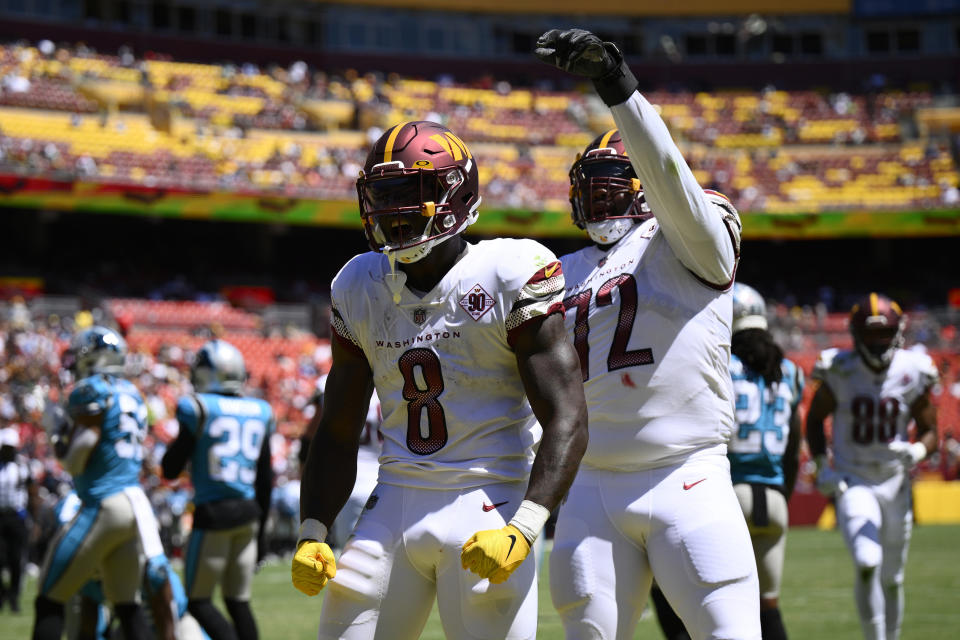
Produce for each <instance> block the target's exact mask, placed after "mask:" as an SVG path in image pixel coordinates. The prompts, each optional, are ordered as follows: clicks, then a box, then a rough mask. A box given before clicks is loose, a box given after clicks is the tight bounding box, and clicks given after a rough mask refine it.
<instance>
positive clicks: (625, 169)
mask: <svg viewBox="0 0 960 640" xmlns="http://www.w3.org/2000/svg"><path fill="white" fill-rule="evenodd" d="M570 204H571V205H572V208H573V213H572V215H573V223H574V224H575V225H577V226H578V227H580V228H581V229H586V230H587V233H589V234H590V237H591V238H593V240H594V242H597V243H599V244H611V243H613V242H616V241H617V240H619V239H620V238H622V237H623V235H624V234H625V233H626V232H627V231H628V230H629V229H630V227H632V226H633V220H646V219H647V218H649V217H651V215H652V214H651V213H650V208H649V207H648V206H647V203H646V200H645V199H644V197H643V187H642V186H641V184H640V180H639V179H638V178H637V174H636V172H635V171H634V170H633V166H632V165H631V164H630V159H629V158H628V157H627V150H626V148H625V147H624V146H623V140H622V138H621V137H620V132H619V131H618V130H617V129H611V130H610V131H607V132H606V133H604V134H603V135H601V136H598V137H597V138H596V139H595V140H594V141H593V142H591V143H590V144H588V145H587V148H586V149H584V151H583V153H582V154H580V155H578V156H577V160H576V162H574V163H573V166H572V167H571V168H570Z"/></svg>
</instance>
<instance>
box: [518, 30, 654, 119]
mask: <svg viewBox="0 0 960 640" xmlns="http://www.w3.org/2000/svg"><path fill="white" fill-rule="evenodd" d="M533 53H534V55H536V56H537V57H538V58H540V60H542V61H543V62H546V63H547V64H551V65H553V66H555V67H557V68H558V69H563V70H564V71H567V72H569V73H573V74H576V75H578V76H585V77H587V78H590V79H591V80H593V85H594V87H595V88H596V90H597V94H598V95H599V96H600V97H601V98H602V99H603V101H604V102H606V103H607V104H608V105H611V106H612V105H617V104H620V103H621V102H624V101H625V100H626V99H627V98H628V97H630V95H632V94H633V92H634V91H635V90H636V89H637V79H636V78H635V77H634V75H633V73H631V72H630V67H628V66H627V64H626V63H625V62H624V61H623V55H622V54H621V53H620V50H619V49H617V45H615V44H613V43H612V42H603V41H602V40H600V38H598V37H597V36H595V35H593V34H592V33H590V32H589V31H584V30H583V29H566V30H561V29H551V30H550V31H547V32H546V33H544V34H543V35H542V36H540V37H539V38H538V39H537V48H536V49H535V50H534V52H533Z"/></svg>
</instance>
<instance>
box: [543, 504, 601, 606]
mask: <svg viewBox="0 0 960 640" xmlns="http://www.w3.org/2000/svg"><path fill="white" fill-rule="evenodd" d="M563 524H564V530H563V537H562V539H555V540H554V545H553V551H551V552H550V595H551V598H552V600H553V606H554V607H555V608H556V609H557V611H558V612H560V613H561V614H562V613H563V612H564V611H566V610H570V609H575V608H582V607H584V606H586V604H587V602H589V601H590V599H591V598H592V597H593V596H594V595H595V594H596V592H597V588H598V585H597V580H596V576H595V575H594V566H595V562H594V558H593V551H592V550H591V548H590V544H591V543H590V540H591V538H590V536H589V527H588V526H587V524H586V523H585V522H583V521H582V520H579V519H574V518H570V517H568V518H567V519H566V520H565V521H564V523H563Z"/></svg>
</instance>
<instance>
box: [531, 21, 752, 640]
mask: <svg viewBox="0 0 960 640" xmlns="http://www.w3.org/2000/svg"><path fill="white" fill-rule="evenodd" d="M536 55H537V56H538V57H539V58H540V59H541V60H543V61H544V62H547V63H549V64H552V65H555V66H557V67H559V68H560V69H563V70H566V71H568V72H571V73H574V74H578V75H581V76H586V77H589V78H591V79H592V80H593V84H594V87H595V88H596V90H597V92H598V93H599V95H600V97H601V98H602V99H603V100H604V102H606V104H607V105H609V106H610V107H611V111H612V112H613V118H614V121H615V122H616V124H617V127H618V129H613V130H611V131H607V132H606V133H604V134H602V135H600V136H599V137H597V138H596V139H595V140H594V141H593V142H591V143H590V144H589V145H588V146H587V148H586V149H585V151H584V152H583V154H582V155H581V156H580V157H579V158H578V159H577V160H576V162H574V164H573V167H572V169H571V171H570V180H571V192H570V193H571V197H570V200H571V204H572V207H573V221H574V223H575V224H576V225H577V226H578V227H580V228H582V229H583V230H584V231H586V233H587V235H589V236H590V239H591V240H593V244H592V245H591V246H589V247H586V248H584V249H581V250H580V251H577V252H575V253H571V254H569V255H566V256H563V257H562V258H561V261H562V263H563V270H564V273H565V274H566V278H567V288H566V294H565V295H566V298H565V300H564V304H565V306H566V321H567V328H568V330H569V332H570V333H571V335H572V336H573V340H574V345H575V347H576V349H577V352H578V353H579V355H580V366H581V376H582V379H583V382H584V387H585V390H586V395H587V406H588V411H589V416H590V445H589V447H588V448H587V453H586V454H585V455H584V458H583V465H582V466H581V468H580V473H579V475H578V476H577V479H576V481H575V482H574V485H573V488H572V489H571V490H570V495H569V497H568V499H567V501H566V502H565V504H564V507H563V509H561V511H560V516H559V519H558V522H557V528H556V534H555V538H554V547H553V554H552V555H551V557H550V590H551V593H552V595H553V602H554V605H555V606H556V607H557V610H558V611H559V613H560V617H561V619H562V620H563V624H564V628H565V629H566V636H567V638H568V639H574V638H597V637H602V638H611V639H612V638H632V637H633V633H634V628H635V626H636V622H637V618H638V616H639V614H640V611H641V607H642V605H643V603H644V602H645V600H646V598H647V593H648V592H649V590H650V584H651V580H652V579H653V578H654V577H655V578H656V580H657V583H658V585H659V586H660V589H661V590H662V591H663V593H664V595H665V596H666V597H667V600H668V601H669V602H670V604H671V605H672V606H673V608H674V609H675V610H676V612H677V614H678V615H679V616H680V618H681V619H682V620H683V624H684V626H685V627H686V628H687V631H688V632H689V633H690V636H691V637H692V638H698V639H699V638H708V637H709V638H739V639H747V638H760V607H759V604H760V598H759V591H758V583H757V570H756V563H755V561H754V558H753V551H752V549H751V545H750V535H749V533H748V532H747V525H746V522H745V521H744V518H743V514H742V512H741V511H740V505H739V503H738V502H737V497H736V494H735V493H734V491H733V485H732V484H731V481H730V465H729V462H728V460H727V444H726V443H727V440H728V439H729V437H730V435H731V433H732V432H733V430H734V428H735V422H734V407H733V396H734V394H733V385H732V382H731V379H730V371H729V362H730V334H731V326H730V325H731V316H732V305H733V294H732V292H731V289H732V285H733V275H734V271H735V269H736V265H737V259H738V254H739V243H740V221H739V218H738V216H737V212H736V210H735V209H734V207H733V205H732V204H730V202H729V201H728V200H727V199H726V198H725V197H724V196H722V195H720V194H718V193H714V192H710V191H704V190H703V189H702V188H701V187H700V186H699V185H698V184H697V182H696V180H695V179H694V177H693V174H692V172H691V171H690V169H689V167H688V166H687V163H686V162H685V161H684V159H683V156H682V155H681V153H680V150H679V149H678V148H677V146H676V144H674V142H673V140H672V139H671V138H670V134H669V132H668V131H667V128H666V126H665V125H664V122H663V120H661V118H660V116H659V115H658V114H657V112H656V110H655V109H654V108H653V107H652V106H651V105H650V103H648V102H647V100H646V99H645V98H644V97H643V96H642V95H640V93H639V92H638V91H637V80H636V78H634V76H633V74H632V73H631V72H630V69H629V68H628V67H627V65H626V64H625V63H624V62H623V58H622V56H621V55H620V52H619V51H618V50H617V47H616V46H615V45H613V44H612V43H609V42H601V41H600V39H599V38H597V37H596V36H595V35H593V34H592V33H589V32H587V31H583V30H580V29H571V30H566V31H560V30H556V29H555V30H552V31H548V32H547V33H545V34H543V35H542V36H541V37H540V39H539V40H538V42H537V50H536ZM648 206H649V211H650V212H652V214H653V216H654V217H652V218H651V217H650V215H649V214H648V213H647V211H646V209H647V207H648Z"/></svg>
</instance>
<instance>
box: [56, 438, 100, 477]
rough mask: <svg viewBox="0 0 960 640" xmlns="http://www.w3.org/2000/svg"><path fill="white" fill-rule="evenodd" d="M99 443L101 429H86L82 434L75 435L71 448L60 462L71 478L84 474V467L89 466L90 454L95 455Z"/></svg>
mask: <svg viewBox="0 0 960 640" xmlns="http://www.w3.org/2000/svg"><path fill="white" fill-rule="evenodd" d="M99 441H100V431H99V429H84V430H82V431H81V432H80V433H77V434H74V436H73V438H72V439H71V440H70V447H69V448H68V449H67V453H66V454H65V455H64V456H63V459H62V460H61V461H60V462H61V463H63V468H64V469H66V470H67V473H69V474H70V475H71V476H76V475H79V474H80V473H82V472H83V469H84V467H86V466H87V460H88V459H89V458H90V454H91V453H93V448H94V447H95V446H97V442H99Z"/></svg>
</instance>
